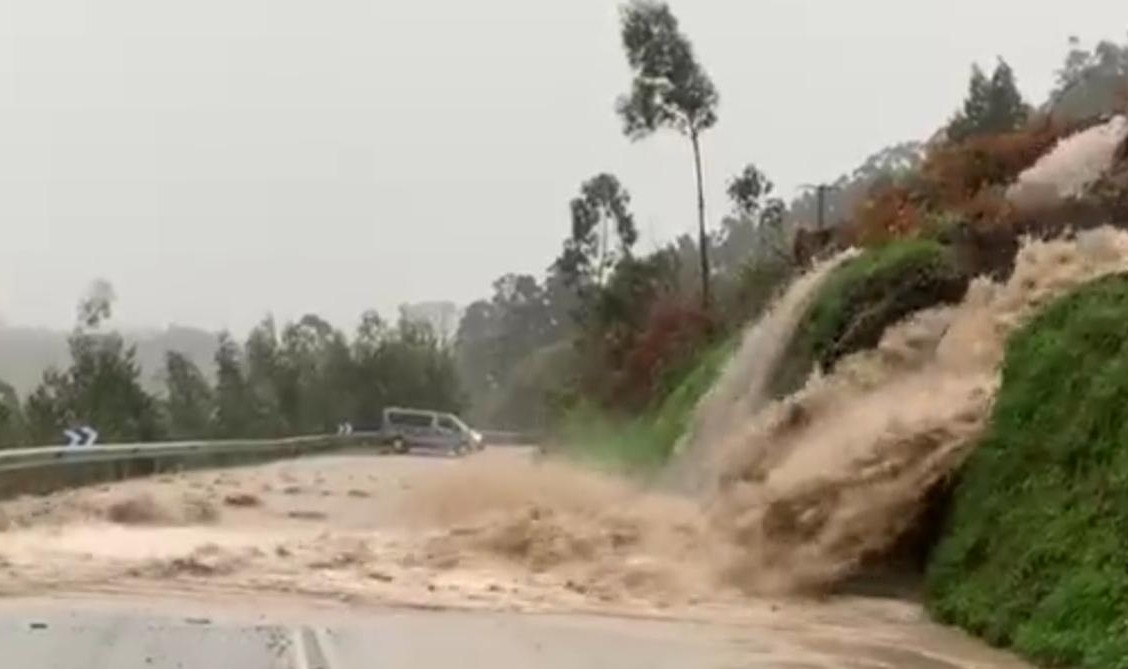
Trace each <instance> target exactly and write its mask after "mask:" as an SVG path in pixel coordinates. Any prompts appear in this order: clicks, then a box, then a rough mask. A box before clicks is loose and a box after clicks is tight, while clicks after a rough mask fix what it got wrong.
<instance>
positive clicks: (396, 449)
mask: <svg viewBox="0 0 1128 669" xmlns="http://www.w3.org/2000/svg"><path fill="white" fill-rule="evenodd" d="M392 452H393V453H398V454H400V455H403V454H404V453H407V444H405V443H404V441H403V438H402V437H396V438H395V440H394V441H392Z"/></svg>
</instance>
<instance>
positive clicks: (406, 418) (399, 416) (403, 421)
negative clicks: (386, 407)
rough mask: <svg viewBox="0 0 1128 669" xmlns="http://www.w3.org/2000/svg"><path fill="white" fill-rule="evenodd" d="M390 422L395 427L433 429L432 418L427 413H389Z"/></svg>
mask: <svg viewBox="0 0 1128 669" xmlns="http://www.w3.org/2000/svg"><path fill="white" fill-rule="evenodd" d="M388 420H389V421H390V422H391V423H393V424H395V425H408V426H412V427H431V420H432V419H431V416H430V415H428V414H425V413H399V412H394V413H389V414H388Z"/></svg>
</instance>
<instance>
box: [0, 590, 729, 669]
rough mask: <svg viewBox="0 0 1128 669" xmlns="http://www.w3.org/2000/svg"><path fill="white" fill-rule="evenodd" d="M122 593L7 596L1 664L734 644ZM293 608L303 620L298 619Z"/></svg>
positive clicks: (622, 663) (660, 629) (137, 663)
mask: <svg viewBox="0 0 1128 669" xmlns="http://www.w3.org/2000/svg"><path fill="white" fill-rule="evenodd" d="M187 613H188V614H187V615H185V614H175V613H172V612H171V611H146V610H144V608H140V607H136V605H134V604H128V603H121V604H117V603H110V602H107V603H104V604H99V603H98V602H83V603H81V605H79V606H74V605H72V604H68V603H67V602H65V601H63V602H59V601H49V600H43V601H38V602H37V601H34V600H27V601H25V602H23V605H22V606H21V605H19V603H18V602H9V603H8V604H7V605H5V606H4V607H3V608H2V609H0V649H2V650H0V654H2V655H3V659H2V661H0V665H2V666H3V667H4V668H5V669H194V668H196V667H201V668H204V667H207V668H225V667H232V668H237V669H362V668H363V669H377V668H381V669H382V668H388V669H400V668H406V667H418V668H422V669H431V668H435V669H439V668H442V669H447V668H454V667H490V668H492V669H517V668H521V669H524V668H527V667H545V668H548V669H553V668H565V667H568V668H571V667H583V668H584V669H597V668H600V667H607V668H608V669H611V668H615V669H620V668H621V669H632V668H635V667H638V668H640V669H643V668H645V669H663V668H665V667H670V668H673V667H702V668H705V667H734V666H749V665H747V664H734V662H735V660H736V656H737V653H738V652H739V648H738V647H737V646H735V645H733V644H731V643H729V642H727V641H726V639H724V638H722V637H721V636H719V635H718V634H716V633H715V631H710V630H707V629H705V628H699V627H698V626H695V625H689V624H681V623H670V622H659V621H646V620H620V619H605V618H600V617H595V616H590V617H589V616H574V615H573V616H551V615H532V616H530V615H518V614H506V613H487V612H452V611H421V610H386V611H375V612H373V611H366V612H364V613H360V614H351V613H350V614H346V613H342V612H335V613H332V614H330V615H325V614H324V613H317V612H314V613H311V614H310V615H308V616H302V615H301V614H300V612H297V611H291V612H288V613H287V614H285V615H283V616H280V617H278V618H274V617H273V616H271V615H270V614H269V613H264V614H262V615H260V616H255V617H248V616H236V617H230V618H215V617H209V616H204V615H200V614H199V612H191V611H188V612H187ZM303 618H304V621H303Z"/></svg>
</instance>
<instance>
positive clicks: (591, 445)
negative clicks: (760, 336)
mask: <svg viewBox="0 0 1128 669" xmlns="http://www.w3.org/2000/svg"><path fill="white" fill-rule="evenodd" d="M734 345H735V342H734V341H725V342H722V343H720V344H715V345H713V346H712V347H711V348H708V349H706V350H705V351H704V353H702V354H701V355H700V356H699V357H698V359H697V361H696V363H695V364H694V365H693V366H691V367H690V368H689V369H688V370H687V371H685V372H684V373H683V375H682V377H681V380H680V382H678V383H677V384H676V385H675V386H674V388H673V390H672V391H670V392H669V393H668V394H667V395H666V396H665V397H664V398H663V399H662V401H661V402H659V403H658V404H657V405H655V406H653V407H651V408H649V409H648V410H647V411H645V412H643V413H642V414H641V415H638V416H626V415H619V414H612V413H609V412H607V411H605V410H603V409H600V408H598V407H597V406H595V405H593V404H590V403H580V404H579V405H577V406H576V407H574V408H572V409H571V410H570V411H569V412H568V413H567V415H566V416H565V417H564V419H563V421H562V422H561V425H560V426H559V429H558V436H559V439H560V441H561V443H562V444H563V445H564V447H565V448H566V449H567V451H568V452H569V454H571V455H573V456H575V457H577V458H579V459H581V460H584V461H587V462H591V463H593V464H596V465H597V466H601V467H605V468H610V469H615V470H625V471H641V472H652V471H655V470H657V469H658V468H659V467H661V466H662V465H664V464H665V463H666V461H667V460H668V459H669V457H670V453H671V452H672V451H673V448H674V444H675V442H677V440H678V437H680V436H681V435H682V433H683V432H685V430H686V428H687V427H688V425H689V420H690V417H691V416H692V415H693V410H694V409H695V408H696V407H697V402H698V400H700V399H701V397H702V396H703V395H704V394H705V392H706V391H707V390H708V389H709V387H710V386H712V385H713V381H715V380H716V378H717V375H718V374H719V373H720V370H721V366H722V365H723V364H724V363H725V361H727V360H728V358H729V357H730V356H731V354H732V351H733V346H734Z"/></svg>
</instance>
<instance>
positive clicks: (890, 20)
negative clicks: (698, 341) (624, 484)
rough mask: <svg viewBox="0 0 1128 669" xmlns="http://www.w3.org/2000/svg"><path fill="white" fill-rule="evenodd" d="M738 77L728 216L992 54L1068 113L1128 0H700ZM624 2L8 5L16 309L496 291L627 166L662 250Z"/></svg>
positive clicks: (724, 152)
mask: <svg viewBox="0 0 1128 669" xmlns="http://www.w3.org/2000/svg"><path fill="white" fill-rule="evenodd" d="M671 4H672V6H673V9H674V11H675V13H676V14H677V15H678V16H679V18H680V19H681V22H682V26H683V29H684V30H685V31H686V32H687V33H688V34H689V36H690V37H691V39H692V40H693V42H694V44H695V46H696V48H697V52H698V55H699V57H700V58H701V60H702V62H703V63H704V65H705V67H706V68H707V70H708V72H709V73H710V74H711V75H712V76H713V78H714V80H715V82H716V84H717V86H718V88H719V90H720V93H721V107H720V123H719V124H718V125H717V127H716V128H715V129H714V130H713V131H712V132H710V133H709V134H708V135H707V136H706V138H705V141H704V152H705V161H706V162H705V167H706V171H707V172H706V178H707V182H708V188H709V197H710V201H709V206H710V212H709V213H710V217H711V218H712V219H713V220H714V221H715V220H716V219H717V217H718V216H719V214H720V213H722V209H723V208H724V202H723V201H722V197H721V196H722V193H723V187H724V181H725V179H726V178H727V177H728V175H730V174H731V173H733V172H735V171H737V170H738V169H739V168H740V167H741V166H742V165H743V164H744V163H745V162H747V161H754V162H756V163H757V164H759V165H760V166H761V167H762V168H763V169H764V170H766V171H767V172H768V174H769V175H770V176H771V177H772V178H773V179H774V180H775V181H776V182H777V183H779V184H781V185H783V186H784V187H785V189H790V188H791V187H794V185H795V184H798V183H802V182H807V181H815V180H820V179H830V178H833V177H834V176H836V175H837V174H839V173H841V172H843V171H845V170H847V169H850V168H851V167H853V166H854V165H855V164H856V163H857V162H859V161H860V160H861V159H862V158H863V157H864V156H865V155H867V154H868V153H870V152H872V151H874V150H876V149H879V148H881V147H882V146H885V145H887V144H889V143H892V142H896V141H900V140H904V139H912V138H920V137H922V136H924V135H927V134H930V133H931V132H932V131H933V130H934V129H935V128H936V127H938V125H939V124H940V123H942V122H943V121H944V120H945V119H946V118H947V117H948V116H949V115H950V114H951V113H952V111H953V110H954V109H955V107H956V105H957V104H958V102H959V100H960V98H961V97H962V94H963V92H964V89H965V86H966V80H967V74H968V68H969V66H970V64H971V62H972V61H974V60H978V61H980V62H983V63H984V64H988V65H989V64H990V63H991V62H992V61H993V60H994V58H995V56H996V55H1002V56H1004V57H1006V58H1007V59H1008V60H1009V61H1010V62H1011V64H1012V65H1013V66H1014V68H1015V70H1016V73H1017V75H1018V78H1019V84H1020V86H1021V88H1022V90H1023V91H1024V92H1025V93H1026V94H1027V95H1028V96H1030V97H1031V98H1034V99H1038V100H1040V99H1041V98H1042V97H1043V96H1044V95H1045V93H1046V91H1047V90H1048V89H1049V87H1050V85H1051V83H1052V73H1053V70H1054V69H1055V68H1056V67H1057V66H1058V64H1059V63H1060V61H1061V58H1062V56H1063V54H1064V52H1065V49H1066V38H1067V37H1068V36H1069V35H1071V34H1075V35H1078V36H1079V37H1081V38H1082V40H1083V41H1085V42H1086V43H1088V42H1091V41H1092V40H1096V39H1099V38H1102V37H1103V38H1112V39H1116V40H1118V41H1120V40H1123V38H1124V35H1125V32H1126V30H1128V3H1126V2H1123V0H1074V1H1073V2H1069V3H1062V2H1031V1H1030V0H975V1H971V0H927V1H926V0H914V1H913V2H906V1H904V0H853V1H850V2H842V1H838V0H821V1H820V0H755V1H752V0H673V2H672V3H671ZM616 6H617V3H615V2H611V1H609V0H558V1H554V2H548V1H546V0H476V1H474V2H467V1H466V0H428V1H426V2H411V1H408V0H402V1H397V2H390V1H385V0H316V1H315V0H193V1H192V2H184V1H179V2H173V1H172V0H7V1H6V2H3V3H0V318H2V319H3V320H4V321H7V322H9V323H18V324H43V325H52V326H60V327H66V326H69V325H70V324H71V323H72V322H73V318H74V304H75V301H76V299H77V297H78V295H79V294H80V293H81V292H82V290H83V288H84V287H85V286H86V285H87V284H88V283H89V282H90V280H91V279H93V278H95V277H97V276H104V277H105V278H107V279H109V280H110V281H111V282H112V283H113V284H114V285H115V287H116V289H117V293H118V296H119V303H118V314H119V317H118V319H117V320H118V322H120V323H124V324H128V325H158V326H159V325H164V324H167V323H170V322H176V323H182V324H194V325H200V326H204V327H209V328H221V327H229V328H233V329H235V330H237V331H242V330H244V329H245V328H247V327H248V326H249V325H250V324H252V323H253V322H255V321H257V320H258V319H259V318H260V317H261V316H262V315H263V314H264V313H266V312H267V311H273V312H274V313H275V314H276V315H277V316H278V317H280V318H287V317H293V316H296V315H299V314H301V313H303V312H306V311H315V312H317V313H320V314H322V315H324V316H326V317H328V318H330V319H331V320H333V321H334V322H336V323H338V324H340V325H342V326H347V327H352V325H353V323H354V322H355V320H356V317H357V315H358V314H359V313H360V312H361V311H362V310H363V309H365V308H367V307H377V308H379V309H380V310H381V311H382V312H384V313H385V314H390V313H394V309H395V306H396V305H397V304H399V303H401V302H411V301H421V300H432V299H452V300H456V301H458V302H461V303H465V302H468V301H469V300H472V299H474V298H476V297H478V296H483V295H485V294H487V293H488V291H489V286H490V282H491V281H492V280H493V278H494V277H496V276H497V275H499V274H501V273H503V272H507V271H521V272H533V273H536V274H538V275H539V274H540V273H541V272H542V270H543V269H544V268H545V267H546V266H547V265H548V264H549V263H550V262H551V260H552V258H553V257H554V256H555V254H556V253H557V251H558V250H559V245H560V241H561V239H562V237H563V236H564V234H565V233H566V231H567V227H568V219H567V207H566V204H567V200H568V199H569V198H570V197H571V196H572V195H573V193H574V192H575V191H576V189H577V187H578V185H579V183H580V181H582V180H583V179H585V178H587V177H588V176H591V175H592V174H595V173H597V172H600V171H612V172H615V173H617V174H618V175H619V176H620V178H621V179H622V180H623V181H624V183H625V184H626V185H627V187H628V188H629V190H630V191H631V193H632V195H633V197H634V204H635V209H636V212H637V215H638V219H639V222H640V226H641V228H642V232H643V240H642V241H643V245H644V247H645V248H651V247H652V246H653V245H654V244H657V243H659V242H661V241H664V240H666V239H669V238H670V237H672V236H673V235H675V234H677V233H679V232H682V231H689V230H691V229H692V226H693V220H694V219H693V192H692V172H691V163H690V158H689V153H688V147H687V146H686V144H685V142H684V141H682V140H681V139H680V138H678V137H676V136H669V135H667V136H663V137H660V138H656V139H654V140H651V141H647V142H643V143H636V144H632V143H630V142H629V141H628V140H626V139H625V138H623V137H622V136H621V134H620V132H619V123H618V120H617V119H616V117H615V115H614V113H613V102H614V99H615V97H616V96H617V95H618V94H619V93H620V92H621V91H624V90H626V87H627V82H628V72H627V70H626V66H625V63H624V59H623V56H622V54H621V51H620V46H619V39H618V26H617V12H616Z"/></svg>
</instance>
